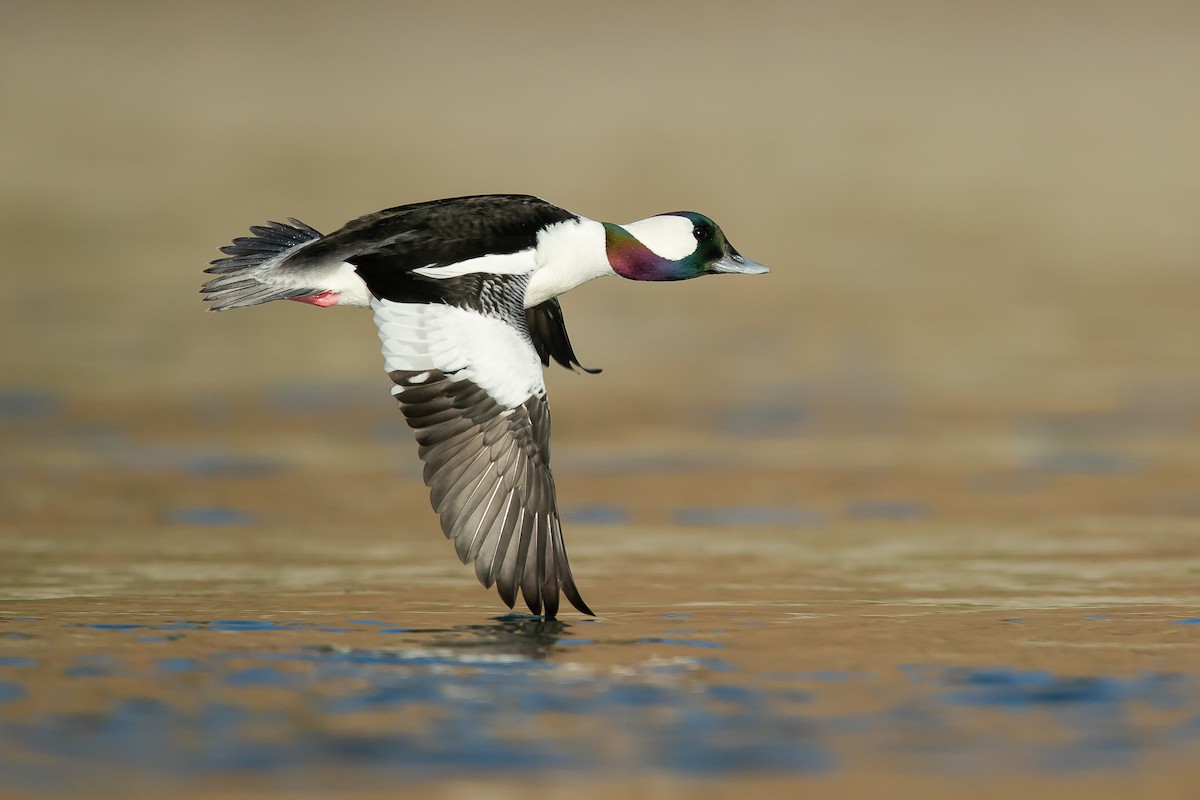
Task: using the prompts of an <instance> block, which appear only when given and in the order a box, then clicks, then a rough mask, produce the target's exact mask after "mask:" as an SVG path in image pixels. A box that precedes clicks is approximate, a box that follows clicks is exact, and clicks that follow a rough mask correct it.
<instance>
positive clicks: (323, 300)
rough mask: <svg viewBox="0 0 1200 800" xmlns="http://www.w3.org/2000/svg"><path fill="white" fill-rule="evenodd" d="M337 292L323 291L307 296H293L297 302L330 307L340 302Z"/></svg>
mask: <svg viewBox="0 0 1200 800" xmlns="http://www.w3.org/2000/svg"><path fill="white" fill-rule="evenodd" d="M338 297H339V295H338V293H337V292H321V293H320V294H310V295H308V296H307V297H293V298H291V299H292V300H295V301H296V302H297V303H308V304H309V305H310V306H320V307H321V308H329V307H330V306H336V305H337V304H338Z"/></svg>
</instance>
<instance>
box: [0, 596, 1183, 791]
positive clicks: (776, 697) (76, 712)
mask: <svg viewBox="0 0 1200 800" xmlns="http://www.w3.org/2000/svg"><path fill="white" fill-rule="evenodd" d="M749 621H750V622H759V621H758V620H753V619H751V620H749ZM1185 621H1190V620H1185ZM681 622H683V623H684V624H686V625H687V626H688V627H687V628H686V629H683V628H679V627H677V626H679V625H680V624H681ZM1101 623H1105V621H1104V620H1099V621H1097V624H1101ZM14 624H15V625H21V626H22V627H23V628H24V629H25V630H33V629H36V630H37V631H38V633H40V634H47V633H48V634H52V633H53V629H54V628H55V627H60V628H65V627H70V628H72V629H74V630H76V631H86V632H88V635H90V636H92V637H97V641H98V642H99V643H100V645H101V647H100V648H99V649H98V650H93V651H91V652H84V653H79V654H77V655H76V656H75V657H74V658H73V659H72V660H69V661H66V662H63V661H56V660H47V659H43V658H40V657H35V656H33V655H11V656H7V655H6V656H3V657H0V787H7V788H20V789H33V790H43V791H46V790H50V789H56V788H57V789H61V788H62V783H63V781H64V774H65V773H64V772H63V771H62V769H61V765H62V764H70V765H72V773H71V774H75V775H79V776H81V778H86V776H88V775H89V772H92V773H94V774H92V778H91V779H92V780H94V779H95V775H96V774H100V772H99V771H100V770H101V769H103V774H109V773H110V772H111V771H112V770H116V771H118V772H120V771H125V772H127V773H130V774H133V775H142V776H158V777H166V778H173V777H178V776H222V775H230V774H234V773H246V772H250V773H258V774H262V775H276V774H278V775H283V774H286V775H287V776H288V780H299V779H303V780H306V781H309V780H311V782H312V784H313V785H314V786H318V787H319V786H322V785H323V783H322V780H323V778H322V776H324V775H326V774H328V775H330V776H332V775H334V774H335V772H334V770H336V769H340V768H345V767H347V766H349V767H352V768H354V769H356V770H357V771H358V772H357V773H356V774H359V775H363V776H370V775H373V774H377V775H380V776H392V777H394V776H396V775H397V774H401V775H404V776H406V777H412V778H428V777H437V776H440V775H450V774H458V773H460V772H461V771H462V770H485V771H497V772H516V771H522V772H526V771H531V770H532V771H537V772H551V773H553V772H560V771H564V770H571V771H575V772H579V771H582V772H584V773H587V772H595V773H608V772H610V771H614V770H616V771H620V772H622V773H625V772H628V771H631V770H632V771H635V772H636V771H639V770H659V771H663V770H665V771H668V772H673V773H679V774H683V775H713V774H717V775H723V774H740V773H745V772H751V771H760V770H768V771H773V772H781V771H782V772H814V771H830V770H838V769H853V768H855V767H856V765H862V764H866V763H874V762H875V761H877V760H878V759H879V758H882V757H898V756H899V757H903V758H904V759H905V760H906V763H909V764H910V766H911V765H913V764H916V765H918V766H921V767H923V768H925V769H933V770H951V771H955V770H959V769H962V768H964V767H968V766H969V767H970V768H972V769H980V768H983V769H986V770H992V771H1004V770H1006V769H1012V768H1013V767H1014V766H1015V767H1016V768H1019V769H1025V770H1034V771H1037V770H1049V771H1061V770H1091V769H1099V768H1104V769H1114V768H1126V767H1128V766H1129V765H1131V764H1133V763H1134V762H1135V761H1136V759H1137V758H1138V757H1139V756H1140V755H1141V754H1143V753H1146V752H1150V751H1162V750H1164V749H1171V748H1180V747H1190V748H1194V747H1195V746H1196V743H1197V742H1198V741H1200V714H1198V709H1197V698H1200V691H1198V689H1200V685H1198V681H1197V679H1196V678H1195V676H1190V675H1178V674H1169V675H1168V674H1149V673H1147V674H1142V675H1136V676H1132V677H1121V676H1109V675H1103V674H1099V675H1060V674H1056V673H1054V672H1051V671H1047V670H1021V669H1016V668H1012V667H1006V666H996V667H989V668H962V667H946V666H939V665H922V664H918V665H907V666H903V667H901V668H899V669H898V670H896V671H895V672H894V673H891V674H888V673H878V674H876V673H865V672H848V671H843V670H816V671H795V672H773V671H770V669H769V667H770V665H766V664H764V665H763V668H762V669H757V668H755V669H751V668H747V667H746V666H745V665H744V664H743V665H741V666H739V665H738V664H737V663H735V662H734V661H733V660H727V659H725V658H720V657H714V656H716V655H718V654H723V652H724V651H725V650H727V649H728V648H727V646H726V644H727V642H728V641H729V640H728V631H729V630H730V628H729V624H730V623H729V618H728V615H727V614H704V613H695V614H678V613H671V614H662V615H655V616H654V617H653V618H652V619H650V620H641V621H640V623H639V626H638V627H637V629H636V630H634V631H631V630H630V629H629V628H628V627H627V626H624V625H622V624H621V623H620V621H613V622H609V621H606V622H603V623H596V622H579V623H572V622H563V621H561V620H553V621H546V620H543V619H541V618H539V617H532V616H529V615H523V614H509V615H506V616H502V617H497V618H494V619H492V620H489V621H487V622H482V623H472V624H462V625H448V626H422V625H401V624H396V623H393V622H391V621H388V620H381V619H358V618H353V619H344V620H333V621H330V620H326V621H323V622H320V623H313V622H307V621H302V620H286V619H285V620H265V619H253V618H250V619H219V620H209V621H199V620H175V621H162V622H147V623H139V624H135V623H127V622H113V621H107V620H93V621H83V622H77V623H72V624H70V625H69V626H65V625H56V623H53V622H51V621H47V620H41V621H38V620H25V621H23V622H20V623H18V622H16V621H14V620H11V619H10V620H8V621H3V620H0V627H8V626H12V625H14ZM31 626H33V627H32V628H31ZM757 630H762V631H764V632H763V633H762V634H761V635H763V636H767V635H772V636H778V635H779V633H778V631H776V632H773V633H772V632H770V631H769V630H768V629H767V628H765V627H764V628H758V629H757ZM630 633H637V634H640V635H630ZM148 634H150V635H148ZM169 637H175V638H169ZM601 651H603V652H609V653H612V654H613V657H612V658H611V659H609V660H611V661H613V662H615V663H616V664H619V665H620V666H619V667H615V668H605V667H604V666H602V665H603V663H604V662H605V661H606V659H605V658H604V657H599V658H591V659H586V660H585V659H581V658H579V656H581V655H585V654H591V653H599V652H601ZM1035 709H1036V710H1038V711H1039V713H1040V716H1039V717H1038V718H1037V720H1036V723H1032V722H1030V721H1029V720H1030V719H1032V718H1029V717H1028V716H1027V712H1029V711H1030V710H1035ZM996 713H1001V714H1010V715H1015V716H1014V717H1013V719H1014V721H1015V723H1016V727H1007V726H1003V725H1001V726H997V725H996V718H995V716H994V715H995V714H996ZM1023 715H1024V716H1023ZM89 765H90V766H89ZM389 779H390V778H389ZM331 780H332V778H331Z"/></svg>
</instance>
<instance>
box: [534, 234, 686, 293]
mask: <svg viewBox="0 0 1200 800" xmlns="http://www.w3.org/2000/svg"><path fill="white" fill-rule="evenodd" d="M689 230H690V229H689ZM536 258H537V272H535V273H533V277H532V278H530V279H529V286H527V287H526V289H525V307H526V308H531V307H533V306H536V305H537V304H538V303H543V302H545V301H546V300H549V299H550V298H551V297H557V296H558V295H560V294H562V293H563V292H566V291H569V290H571V289H574V288H575V287H576V286H579V285H581V284H584V283H587V282H588V281H590V280H593V279H595V278H600V277H603V276H605V275H616V273H615V272H613V268H612V265H611V264H609V263H608V255H607V253H606V252H605V246H604V226H603V225H601V224H600V223H599V222H596V221H595V220H590V219H583V218H580V219H577V220H576V219H572V220H567V221H566V222H556V223H555V224H553V225H551V226H549V227H547V228H546V229H545V230H543V231H542V232H541V233H539V234H538V240H537V250H536Z"/></svg>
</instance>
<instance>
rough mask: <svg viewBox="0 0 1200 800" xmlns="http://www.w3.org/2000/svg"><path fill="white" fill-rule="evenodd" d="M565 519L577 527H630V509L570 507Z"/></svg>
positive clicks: (617, 507)
mask: <svg viewBox="0 0 1200 800" xmlns="http://www.w3.org/2000/svg"><path fill="white" fill-rule="evenodd" d="M562 515H563V519H564V520H566V521H567V522H570V523H572V524H575V525H628V524H629V520H630V514H629V509H626V508H621V507H619V506H568V507H567V508H565V509H563V512H562Z"/></svg>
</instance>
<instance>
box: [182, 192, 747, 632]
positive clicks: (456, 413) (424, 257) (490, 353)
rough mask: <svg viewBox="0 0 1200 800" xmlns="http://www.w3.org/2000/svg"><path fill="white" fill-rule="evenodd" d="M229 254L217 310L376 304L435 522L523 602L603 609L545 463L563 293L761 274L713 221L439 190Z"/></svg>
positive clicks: (276, 229) (508, 598)
mask: <svg viewBox="0 0 1200 800" xmlns="http://www.w3.org/2000/svg"><path fill="white" fill-rule="evenodd" d="M250 232H251V233H252V234H253V235H252V236H245V237H240V238H237V239H234V240H233V244H231V245H227V246H225V247H222V248H221V252H222V253H224V254H225V256H226V257H225V258H221V259H217V260H216V261H213V262H212V265H211V266H210V267H209V268H208V269H207V270H205V272H207V273H210V274H212V275H213V276H214V277H213V278H212V279H211V280H209V281H208V282H207V283H205V284H204V287H203V288H202V289H201V291H202V292H203V293H204V295H205V297H204V299H205V300H206V301H208V302H209V303H211V305H210V306H209V310H211V311H227V310H229V309H233V308H244V307H247V306H256V305H260V304H262V303H267V302H270V301H272V300H295V301H298V302H301V303H308V304H311V305H315V306H321V307H328V306H361V307H364V308H365V307H369V308H371V309H373V310H374V313H375V324H376V325H377V326H378V329H379V338H380V340H381V341H382V343H383V358H384V363H385V366H386V369H387V371H388V375H389V376H390V377H391V379H392V381H393V382H394V383H395V386H394V387H393V388H392V394H393V395H394V396H395V397H396V399H397V400H398V401H399V403H400V408H401V410H402V411H403V413H404V416H405V418H406V420H407V421H408V424H409V426H410V427H411V428H412V429H413V431H414V433H415V435H416V439H417V444H418V453H419V455H420V457H421V460H422V461H423V462H424V479H425V484H426V485H427V486H428V487H429V489H430V493H431V501H432V504H433V508H434V510H435V511H436V512H437V514H438V516H439V518H440V520H441V526H442V531H443V532H444V533H445V534H446V537H447V538H449V539H452V540H453V541H454V546H455V548H456V549H457V551H458V557H459V558H460V559H461V560H462V562H463V563H464V564H466V563H474V565H475V574H476V575H477V576H478V578H479V581H480V582H481V583H482V584H483V585H484V586H485V587H491V586H492V585H493V584H495V586H496V588H497V590H498V591H499V593H500V597H501V599H503V600H504V602H505V603H506V604H507V605H508V607H509V608H512V607H513V605H514V604H515V603H516V599H517V594H518V592H519V593H520V594H521V595H522V596H523V597H524V600H525V604H526V605H527V606H529V610H530V611H531V612H532V613H534V614H544V615H545V617H546V618H547V619H552V618H554V617H555V616H556V615H557V614H558V606H559V593H560V592H561V593H562V594H564V595H566V597H567V599H568V600H569V601H570V602H571V605H573V606H574V607H575V608H576V609H578V610H579V611H581V612H583V613H584V614H589V615H590V614H592V613H593V612H592V611H591V609H589V608H588V606H587V604H586V603H584V601H583V598H582V597H581V596H580V594H579V590H578V589H577V588H576V586H575V580H574V578H573V577H572V575H571V567H570V565H569V564H568V563H567V552H566V549H565V547H564V545H563V534H562V523H561V521H560V519H559V514H558V502H557V500H556V498H555V491H554V478H553V476H552V475H551V472H550V411H549V406H548V405H547V401H546V385H545V383H544V381H543V379H542V368H543V366H547V365H549V363H550V359H552V358H553V359H554V360H555V361H556V362H558V363H559V364H561V365H562V366H564V367H566V368H568V369H574V368H575V367H577V366H578V367H580V368H581V369H584V370H585V371H587V372H598V370H588V369H587V368H585V367H583V366H582V365H581V364H580V363H579V360H578V359H577V358H576V356H575V352H574V350H573V349H572V347H571V340H570V339H569V338H568V337H567V329H566V327H565V324H564V322H563V315H562V308H561V307H560V306H559V302H558V295H560V294H562V293H563V292H566V291H568V290H569V289H573V288H575V287H576V286H579V285H580V284H583V283H586V282H587V281H590V280H592V279H593V278H599V277H602V276H605V275H620V276H621V277H623V278H629V279H631V280H636V281H677V280H686V279H689V278H697V277H700V276H701V275H714V274H720V273H741V274H748V275H754V274H761V273H765V272H767V271H768V270H767V268H766V267H765V266H763V265H762V264H758V263H756V262H754V261H751V260H749V259H747V258H744V257H743V256H742V255H741V254H740V253H738V251H737V250H735V249H734V248H733V245H731V244H730V243H729V240H728V239H726V238H725V235H724V234H723V233H722V232H721V229H720V228H719V227H717V225H716V223H714V222H713V221H712V220H711V219H709V218H708V217H705V216H703V215H701V214H696V213H693V212H690V211H678V212H673V213H669V214H659V215H657V216H653V217H647V218H646V219H642V220H638V221H637V222H632V223H629V224H626V225H616V224H613V223H609V222H597V221H594V220H591V219H587V218H586V217H581V216H579V215H578V214H573V213H571V212H570V211H566V210H564V209H562V208H559V207H557V206H555V205H552V204H550V203H548V202H546V201H545V200H541V199H539V198H536V197H530V196H527V195H478V196H471V197H454V198H448V199H444V200H432V201H429V202H424V203H414V204H411V205H404V206H397V207H396V208H389V209H385V210H384V211H379V212H377V213H374V214H367V215H366V216H363V217H359V218H358V219H355V220H352V221H350V222H348V223H346V224H345V225H343V226H342V227H341V228H339V229H338V230H336V231H334V232H333V233H330V234H327V235H323V234H321V233H319V232H318V231H316V230H315V229H313V228H311V227H309V226H308V225H305V224H304V223H302V222H300V221H298V220H295V219H291V218H289V219H288V223H287V224H284V223H281V222H269V223H267V224H266V225H262V226H253V227H251V228H250Z"/></svg>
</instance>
